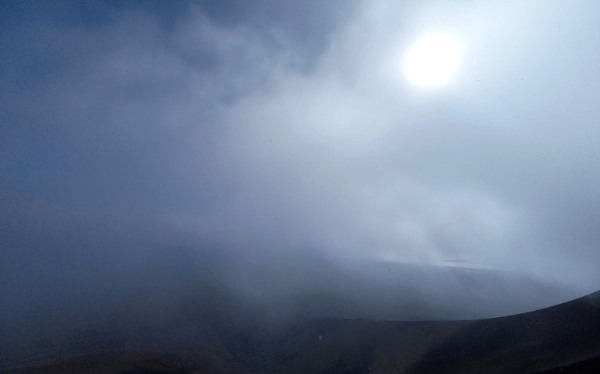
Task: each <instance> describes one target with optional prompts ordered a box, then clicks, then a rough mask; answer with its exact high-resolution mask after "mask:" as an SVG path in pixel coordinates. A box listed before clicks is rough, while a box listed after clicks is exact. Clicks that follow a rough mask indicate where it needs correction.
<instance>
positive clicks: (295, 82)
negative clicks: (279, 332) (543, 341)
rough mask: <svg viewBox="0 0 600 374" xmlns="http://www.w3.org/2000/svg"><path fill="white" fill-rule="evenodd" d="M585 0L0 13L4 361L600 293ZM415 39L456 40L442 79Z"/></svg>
mask: <svg viewBox="0 0 600 374" xmlns="http://www.w3.org/2000/svg"><path fill="white" fill-rule="evenodd" d="M598 7H599V5H598V4H596V3H595V2H592V1H577V2H572V3H569V4H566V3H563V2H552V1H550V2H548V1H544V2H541V1H539V2H529V3H527V4H522V3H520V2H505V1H502V2H500V1H485V2H477V3H475V2H463V3H460V4H458V3H456V4H446V3H441V2H436V1H425V2H419V3H414V2H398V1H385V0H381V1H369V2H366V1H364V2H363V1H330V2H327V3H322V2H319V1H304V2H301V3H280V2H277V1H270V0H265V1H258V2H252V4H250V3H248V4H246V3H242V2H236V1H225V2H219V3H218V4H215V3H212V2H208V1H183V2H178V3H177V4H171V3H170V2H166V1H165V2H161V1H144V2H142V1H139V2H138V1H126V2H113V1H104V2H99V1H84V2H75V1H53V2H51V3H49V2H42V1H24V2H5V3H3V4H2V5H1V8H2V11H1V12H0V14H1V15H0V50H2V52H1V53H0V61H1V65H2V69H1V70H0V180H1V182H0V209H1V212H2V214H1V218H0V222H1V224H0V241H1V245H0V304H1V308H0V331H3V332H4V333H3V334H1V335H2V336H3V339H2V342H1V344H2V347H3V350H4V351H5V352H8V348H7V347H9V346H10V347H12V348H10V349H11V351H10V352H23V351H27V350H28V349H31V348H30V347H32V346H33V345H34V344H38V343H39V341H42V340H43V338H44V337H46V338H47V337H48V336H52V337H53V338H52V339H50V340H51V341H54V342H56V341H67V340H68V337H70V336H74V335H77V334H81V333H82V332H81V331H88V330H90V329H92V327H90V326H96V327H98V326H112V327H111V328H110V329H109V330H111V331H113V330H114V331H117V332H115V334H117V335H115V336H117V337H115V336H113V335H110V334H108V335H110V336H112V337H109V338H103V339H105V341H112V340H111V339H113V338H114V339H116V340H119V339H121V340H123V339H125V338H124V337H123V336H127V337H131V336H134V335H136V334H138V335H137V336H139V334H141V332H140V331H148V326H151V327H154V328H156V329H157V330H160V331H163V332H164V331H171V333H169V334H167V335H168V336H169V337H170V339H171V340H172V341H170V343H168V344H172V345H174V346H178V344H180V345H181V344H184V343H182V341H184V340H185V336H187V335H186V333H185V331H188V330H189V329H192V328H193V329H208V328H207V327H206V326H208V325H211V326H217V327H215V329H217V330H218V331H219V332H218V333H217V335H218V334H221V333H222V332H223V331H231V330H232V327H231V324H234V325H237V324H241V325H244V326H246V327H244V328H247V326H248V325H252V326H266V327H265V328H266V331H270V330H269V329H277V328H280V327H281V326H282V325H288V324H293V323H295V322H296V321H299V320H304V319H311V318H361V319H385V320H428V319H467V318H485V317H495V316H501V315H508V314H514V313H520V312H525V311H529V310H534V309H538V308H542V307H546V306H550V305H553V304H556V303H559V302H563V301H567V300H570V299H574V298H576V297H579V296H582V295H584V294H586V293H589V292H593V291H596V290H598V289H599V288H600V277H599V273H598V271H597V269H598V266H599V265H600V251H599V250H598V243H600V236H599V235H600V232H599V231H598V229H597V228H598V227H599V226H600V213H599V212H600V200H599V198H598V196H599V195H598V185H599V183H600V179H599V178H600V177H599V176H600V172H599V170H598V168H599V165H600V152H599V151H598V149H600V148H599V147H598V144H597V141H598V139H600V128H599V127H598V126H596V122H597V120H598V118H600V107H599V106H598V105H597V102H598V99H599V98H600V70H598V68H597V66H596V65H597V61H598V57H600V38H598V35H600V19H599V17H600V9H598ZM431 30H433V31H440V30H442V31H444V32H446V31H447V32H450V33H452V34H453V35H455V36H456V37H457V38H458V39H459V40H460V42H461V43H462V47H463V49H464V56H463V62H462V65H461V67H460V69H459V71H458V73H457V76H456V77H455V79H454V82H452V84H449V85H448V86H447V87H444V88H442V89H440V90H437V91H426V90H420V89H418V88H416V87H412V86H410V85H409V84H408V83H407V82H406V80H405V79H404V77H403V76H402V71H401V68H400V65H401V59H402V56H403V53H404V52H405V51H406V48H407V45H409V44H410V42H411V41H412V40H413V39H415V38H416V37H417V36H419V35H420V34H422V33H423V32H428V31H431ZM73 321H76V322H73ZM198 321H203V322H202V323H200V322H198ZM207 321H208V322H207ZM232 321H233V322H232ZM121 326H127V328H123V329H121ZM190 326H193V327H190ZM99 328H100V329H102V327H99ZM86 329H87V330H86ZM136 329H138V330H139V331H138V330H136ZM134 330H135V331H137V332H135V333H133V332H131V333H130V332H127V331H134ZM150 330H151V331H153V330H152V328H150ZM53 331H61V333H60V334H59V335H60V336H64V340H61V339H62V338H57V337H56V336H57V335H56V334H55V333H53ZM105 331H108V330H105ZM118 331H120V332H118ZM124 331H125V332H124ZM207 331H208V330H207ZM213 333H214V331H212V330H211V332H210V333H209V332H206V334H205V335H206V336H212V334H213ZM118 334H124V335H122V336H121V335H118ZM149 334H150V333H149ZM156 334H157V335H156V336H154V335H152V336H150V335H148V336H146V335H144V336H145V338H140V339H138V340H136V341H137V343H135V344H139V341H144V342H146V343H147V344H156V345H159V344H160V343H159V342H161V341H162V342H164V341H165V340H164V333H160V334H159V333H156ZM161 334H162V335H161ZM190 334H191V333H190ZM202 334H204V333H202ZM225 335H227V334H225ZM119 336H120V337H119ZM203 336H204V335H203ZM127 339H129V338H127ZM127 339H125V340H127ZM207 339H208V338H207ZM92 340H93V339H92ZM209 340H210V339H208V340H207V341H209ZM35 342H38V343H35ZM39 344H42V343H39ZM44 344H48V343H44ZM56 344H58V343H56ZM65 344H66V343H65ZM107 344H108V343H107ZM131 344H134V343H131ZM165 344H167V343H165ZM207 344H209V343H207ZM82 349H83V348H82ZM20 354H21V353H14V354H12V353H10V354H6V355H5V357H4V360H9V359H16V358H14V357H18V356H19V355H20ZM7 357H8V358H7Z"/></svg>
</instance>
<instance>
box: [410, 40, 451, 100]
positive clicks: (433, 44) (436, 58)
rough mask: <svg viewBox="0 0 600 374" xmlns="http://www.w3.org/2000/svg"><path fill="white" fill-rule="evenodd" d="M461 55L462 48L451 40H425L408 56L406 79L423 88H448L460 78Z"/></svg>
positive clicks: (412, 46) (414, 47)
mask: <svg viewBox="0 0 600 374" xmlns="http://www.w3.org/2000/svg"><path fill="white" fill-rule="evenodd" d="M460 55H461V49H460V45H459V43H458V42H457V41H456V39H454V38H453V37H451V36H447V35H428V36H424V37H421V38H419V39H417V40H416V41H415V42H413V44H411V45H410V47H409V48H408V50H407V51H406V53H405V55H404V61H403V70H404V75H405V76H406V78H407V79H408V81H409V82H410V83H411V84H413V85H414V86H416V87H419V88H436V87H441V86H445V85H446V84H448V83H450V82H451V81H452V79H453V78H454V76H455V75H456V72H457V70H458V67H459V65H460V59H461V56H460Z"/></svg>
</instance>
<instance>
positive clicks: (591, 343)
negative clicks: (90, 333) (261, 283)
mask: <svg viewBox="0 0 600 374" xmlns="http://www.w3.org/2000/svg"><path fill="white" fill-rule="evenodd" d="M190 334H191V335H193V338H192V339H191V340H190V342H188V343H187V344H188V346H187V350H182V351H180V352H178V353H176V352H172V353H171V354H166V353H164V352H163V353H160V350H161V346H160V344H158V345H157V349H156V350H150V351H146V352H140V351H133V352H132V353H127V350H126V349H121V350H113V351H112V352H111V353H104V354H95V355H85V356H81V357H77V358H74V359H71V360H67V361H64V362H60V363H56V364H53V365H49V366H42V367H38V368H36V369H35V370H33V369H27V370H25V371H21V372H38V373H49V372H86V373H95V372H122V373H168V372H197V373H205V372H207V373H225V372H257V373H258V372H274V373H285V372H292V373H324V372H329V373H367V372H373V373H391V372H394V373H397V372H407V373H411V372H414V373H478V372H486V373H509V372H510V373H533V372H542V371H544V370H547V371H548V372H558V371H552V370H553V369H555V368H556V370H562V371H560V372H592V370H593V369H594V368H597V367H598V361H599V358H600V292H597V293H595V294H592V295H589V296H586V297H583V298H580V299H577V300H574V301H571V302H568V303H564V304H560V305H557V306H554V307H550V308H547V309H543V310H539V311H534V312H529V313H523V314H519V315H513V316H508V317H501V318H492V319H483V320H470V321H407V322H391V321H370V320H343V319H323V320H316V321H305V322H302V323H298V324H296V325H294V326H293V327H291V328H286V329H282V330H281V331H278V332H276V333H271V334H269V333H265V331H264V330H263V331H262V333H261V332H260V331H258V330H252V329H249V326H247V325H246V326H245V327H243V328H241V327H238V328H230V329H225V330H222V331H221V332H220V333H216V332H215V331H212V332H211V333H206V334H202V333H201V332H190ZM168 335H169V333H168V332H165V336H168ZM208 336H212V339H215V340H212V341H211V340H210V339H208ZM207 339H208V340H207ZM192 341H195V342H196V345H195V346H194V344H192ZM171 343H172V342H171ZM167 345H168V344H167ZM165 346H166V345H165ZM165 346H162V348H163V349H164V348H165ZM172 347H173V346H172ZM578 370H579V371H578ZM583 370H587V371H583ZM16 372H19V371H16Z"/></svg>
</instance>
